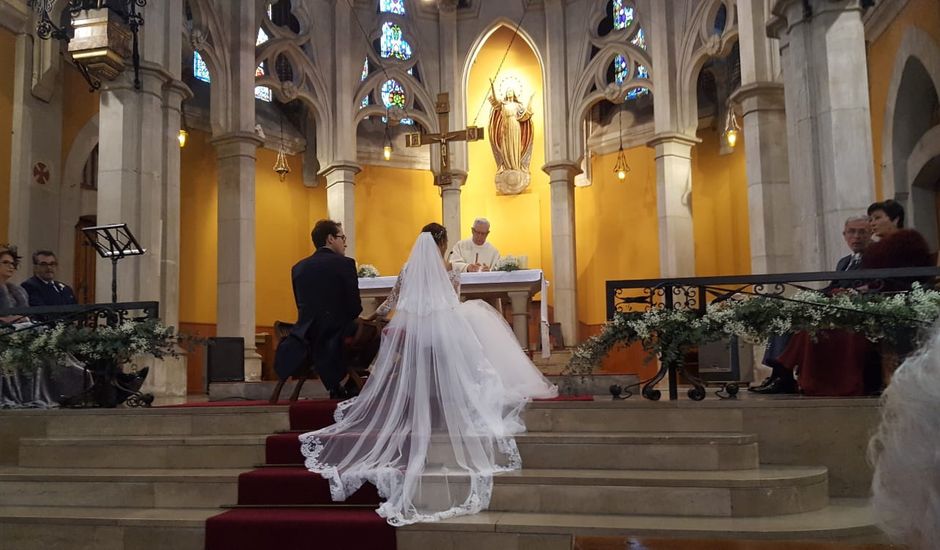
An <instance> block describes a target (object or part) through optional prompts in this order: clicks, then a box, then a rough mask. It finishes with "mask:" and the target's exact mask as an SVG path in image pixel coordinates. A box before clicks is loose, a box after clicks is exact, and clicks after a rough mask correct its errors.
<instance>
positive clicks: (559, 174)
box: [542, 160, 581, 184]
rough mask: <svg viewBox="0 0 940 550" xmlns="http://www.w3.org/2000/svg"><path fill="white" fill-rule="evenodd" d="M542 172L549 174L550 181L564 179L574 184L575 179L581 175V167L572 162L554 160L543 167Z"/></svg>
mask: <svg viewBox="0 0 940 550" xmlns="http://www.w3.org/2000/svg"><path fill="white" fill-rule="evenodd" d="M542 171H543V172H545V173H546V174H548V179H549V181H552V182H554V181H558V180H561V179H564V180H565V181H568V182H570V183H572V184H573V183H574V177H575V176H577V175H578V174H580V173H581V165H580V164H578V163H577V162H573V161H570V160H553V161H549V162H546V163H545V164H544V165H542Z"/></svg>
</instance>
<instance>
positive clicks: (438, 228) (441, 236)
mask: <svg viewBox="0 0 940 550" xmlns="http://www.w3.org/2000/svg"><path fill="white" fill-rule="evenodd" d="M421 232H422V233H430V234H431V237H433V238H434V242H435V243H437V244H441V243H445V242H447V228H446V227H444V226H443V225H441V224H439V223H434V222H431V223H429V224H427V225H425V226H424V227H422V228H421Z"/></svg>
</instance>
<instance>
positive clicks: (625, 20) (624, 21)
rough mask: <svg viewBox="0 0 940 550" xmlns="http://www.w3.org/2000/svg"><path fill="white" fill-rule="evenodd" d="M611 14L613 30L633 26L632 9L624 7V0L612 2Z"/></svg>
mask: <svg viewBox="0 0 940 550" xmlns="http://www.w3.org/2000/svg"><path fill="white" fill-rule="evenodd" d="M612 7H613V9H612V10H611V13H612V14H613V17H614V29H617V30H622V29H625V28H627V27H629V26H630V25H632V24H633V19H634V12H633V8H632V7H630V6H627V5H626V2H624V0H613V6H612Z"/></svg>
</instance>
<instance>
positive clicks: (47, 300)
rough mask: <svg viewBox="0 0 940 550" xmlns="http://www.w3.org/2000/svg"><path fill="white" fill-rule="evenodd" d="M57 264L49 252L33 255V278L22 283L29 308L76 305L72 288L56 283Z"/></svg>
mask: <svg viewBox="0 0 940 550" xmlns="http://www.w3.org/2000/svg"><path fill="white" fill-rule="evenodd" d="M58 265H59V262H58V261H57V260H56V256H55V253H53V252H52V251H51V250H37V251H36V252H34V253H33V276H32V277H30V278H29V279H26V280H25V281H23V288H24V289H25V290H26V292H27V294H29V305H31V306H67V305H71V304H74V303H76V300H75V293H74V292H72V287H70V286H69V285H67V284H65V283H63V282H60V281H56V280H55V273H56V268H57V267H58Z"/></svg>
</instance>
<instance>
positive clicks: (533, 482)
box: [489, 466, 829, 517]
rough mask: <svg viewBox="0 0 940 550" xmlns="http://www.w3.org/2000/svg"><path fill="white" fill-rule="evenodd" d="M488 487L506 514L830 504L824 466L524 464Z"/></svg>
mask: <svg viewBox="0 0 940 550" xmlns="http://www.w3.org/2000/svg"><path fill="white" fill-rule="evenodd" d="M494 485H495V486H494V489H493V498H492V501H491V503H490V507H489V509H490V510H491V511H505V512H523V513H530V512H538V513H552V514H573V513H580V514H599V515H611V514H612V515H666V514H668V515H675V516H716V517H752V516H772V515H779V514H796V513H802V512H809V511H813V510H820V509H822V508H825V507H826V506H827V505H828V504H829V485H828V483H827V473H826V469H825V468H822V467H815V468H812V467H771V466H762V467H761V468H760V469H757V470H732V471H728V470H718V471H706V472H703V471H674V470H567V469H564V470H555V469H544V470H542V469H529V468H524V469H522V470H520V471H518V472H509V473H505V474H500V475H498V476H497V477H496V479H495V483H494Z"/></svg>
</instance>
